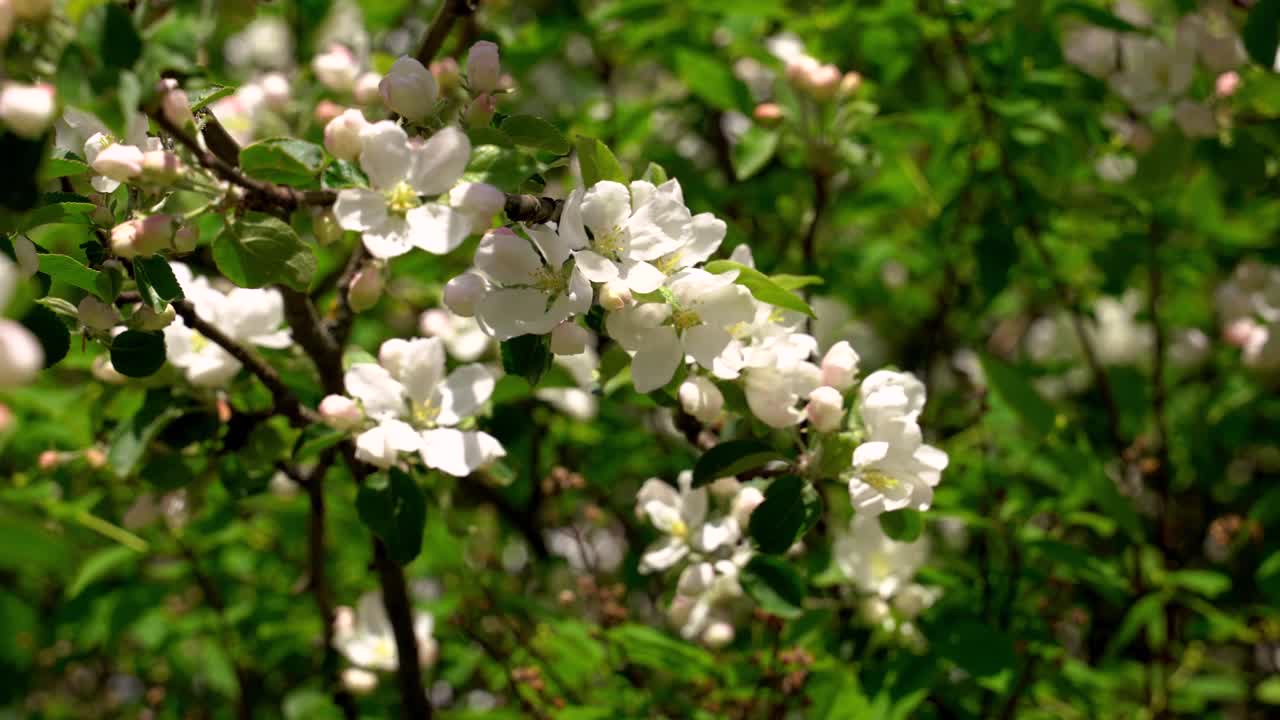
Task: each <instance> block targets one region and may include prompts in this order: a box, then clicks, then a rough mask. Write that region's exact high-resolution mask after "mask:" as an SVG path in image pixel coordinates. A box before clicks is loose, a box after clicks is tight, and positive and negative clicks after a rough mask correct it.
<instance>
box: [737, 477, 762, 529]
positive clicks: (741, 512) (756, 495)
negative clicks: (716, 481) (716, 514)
mask: <svg viewBox="0 0 1280 720" xmlns="http://www.w3.org/2000/svg"><path fill="white" fill-rule="evenodd" d="M762 502H764V493H762V492H760V490H759V489H758V488H753V487H750V486H748V487H744V488H742V489H741V490H739V491H738V494H737V495H735V496H734V497H733V503H732V504H731V505H730V510H729V513H730V514H731V515H733V518H734V519H735V520H737V521H738V525H739V526H740V527H744V528H745V527H747V524H748V523H750V522H751V513H753V512H755V511H756V508H758V507H760V503H762Z"/></svg>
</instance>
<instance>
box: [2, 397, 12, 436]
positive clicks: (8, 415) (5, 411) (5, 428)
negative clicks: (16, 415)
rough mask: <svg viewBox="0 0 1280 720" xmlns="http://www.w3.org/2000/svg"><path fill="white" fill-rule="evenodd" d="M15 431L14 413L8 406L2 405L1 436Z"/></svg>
mask: <svg viewBox="0 0 1280 720" xmlns="http://www.w3.org/2000/svg"><path fill="white" fill-rule="evenodd" d="M12 429H13V411H12V410H10V409H9V406H8V405H5V404H4V403H0V434H4V433H7V432H9V431H10V430H12Z"/></svg>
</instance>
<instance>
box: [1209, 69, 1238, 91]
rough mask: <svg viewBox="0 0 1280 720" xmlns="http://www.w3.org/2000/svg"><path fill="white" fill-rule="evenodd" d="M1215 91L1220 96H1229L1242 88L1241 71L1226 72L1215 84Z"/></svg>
mask: <svg viewBox="0 0 1280 720" xmlns="http://www.w3.org/2000/svg"><path fill="white" fill-rule="evenodd" d="M1213 87H1214V91H1215V92H1216V93H1217V94H1218V97H1220V98H1229V97H1231V96H1232V95H1235V94H1236V91H1237V90H1239V89H1240V73H1238V72H1236V71H1235V70H1230V71H1228V72H1224V73H1222V74H1221V75H1219V76H1218V79H1217V80H1216V81H1215V82H1214V84H1213Z"/></svg>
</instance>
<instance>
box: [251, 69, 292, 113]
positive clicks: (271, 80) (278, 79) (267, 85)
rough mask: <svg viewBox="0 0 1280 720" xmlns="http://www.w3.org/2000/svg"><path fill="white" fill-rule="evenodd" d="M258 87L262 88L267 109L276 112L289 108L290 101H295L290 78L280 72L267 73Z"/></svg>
mask: <svg viewBox="0 0 1280 720" xmlns="http://www.w3.org/2000/svg"><path fill="white" fill-rule="evenodd" d="M258 85H259V87H261V88H262V101H263V102H264V103H266V105H267V107H269V108H271V109H272V110H275V111H276V112H282V111H284V110H287V109H288V108H289V101H290V100H291V99H293V88H292V87H291V86H290V85H289V78H287V77H285V76H284V75H283V74H282V73H278V72H272V73H267V74H266V75H263V76H262V78H261V79H259V80H258Z"/></svg>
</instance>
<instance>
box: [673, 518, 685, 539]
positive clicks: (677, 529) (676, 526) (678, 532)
mask: <svg viewBox="0 0 1280 720" xmlns="http://www.w3.org/2000/svg"><path fill="white" fill-rule="evenodd" d="M671 534H672V535H673V536H675V537H678V538H680V539H681V540H684V539H686V538H688V537H689V526H688V525H685V524H684V521H683V520H676V521H675V522H673V523H671Z"/></svg>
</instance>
